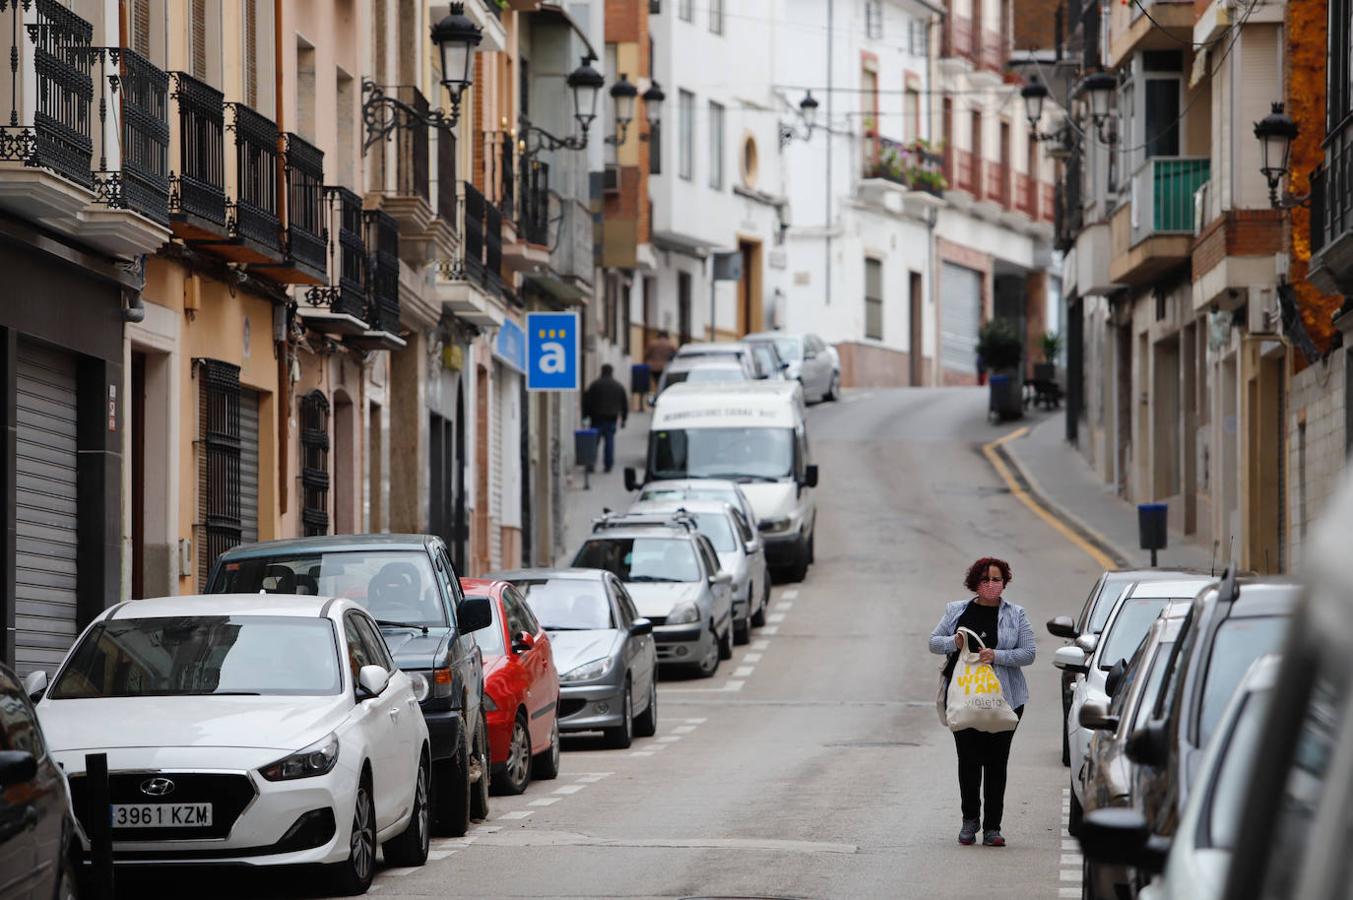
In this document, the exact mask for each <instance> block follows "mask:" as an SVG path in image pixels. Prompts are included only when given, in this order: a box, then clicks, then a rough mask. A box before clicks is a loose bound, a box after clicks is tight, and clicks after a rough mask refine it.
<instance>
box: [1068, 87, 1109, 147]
mask: <svg viewBox="0 0 1353 900" xmlns="http://www.w3.org/2000/svg"><path fill="white" fill-rule="evenodd" d="M1117 90H1118V79H1117V78H1114V77H1113V76H1112V75H1110V74H1109V73H1108V72H1091V73H1090V74H1089V75H1086V76H1085V77H1084V78H1082V79H1081V82H1080V84H1078V85H1077V86H1076V95H1077V96H1080V97H1084V98H1085V99H1086V101H1087V102H1088V103H1089V106H1090V120H1091V121H1092V122H1094V124H1095V130H1097V131H1098V132H1099V139H1100V140H1101V141H1103V142H1104V143H1106V144H1113V143H1116V142H1117V141H1118V134H1117V132H1115V131H1114V128H1113V118H1114V114H1113V109H1112V102H1113V95H1114V93H1115V92H1116V91H1117Z"/></svg>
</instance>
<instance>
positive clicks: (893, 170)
mask: <svg viewBox="0 0 1353 900" xmlns="http://www.w3.org/2000/svg"><path fill="white" fill-rule="evenodd" d="M943 164H944V157H942V156H940V155H939V154H937V153H934V152H932V151H931V150H930V149H929V148H928V147H927V145H926V144H925V143H924V142H921V141H912V142H911V143H903V142H901V141H895V140H893V139H891V138H886V137H880V138H878V143H877V146H876V148H875V149H874V151H873V153H872V154H871V158H869V159H866V160H865V162H864V169H863V171H862V172H861V178H862V179H863V182H862V184H861V189H862V190H865V191H871V188H870V187H869V185H868V182H871V181H883V182H888V183H889V184H893V185H898V186H900V187H902V188H903V189H905V190H908V191H921V192H923V193H927V194H932V195H934V196H936V197H943V196H944V189H945V188H946V187H948V186H949V182H948V180H947V179H946V178H945V177H944V172H943V171H942V167H943Z"/></svg>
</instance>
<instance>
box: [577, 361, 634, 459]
mask: <svg viewBox="0 0 1353 900" xmlns="http://www.w3.org/2000/svg"><path fill="white" fill-rule="evenodd" d="M614 372H615V369H614V368H612V367H611V364H610V363H606V364H604V365H603V366H602V367H601V377H599V378H598V379H597V380H596V381H593V382H592V383H591V384H589V385H588V386H587V390H586V391H585V392H584V393H583V417H584V418H586V419H587V420H588V421H590V422H591V424H592V427H593V428H595V429H596V430H597V431H599V432H600V433H601V440H602V442H603V457H602V459H603V462H604V463H605V465H606V471H607V472H609V471H611V467H612V466H614V465H615V423H616V421H617V420H619V422H620V425H621V427H622V428H623V427H624V425H625V422H626V421H628V420H629V413H630V404H629V395H628V394H626V393H625V386H624V385H622V384H621V383H620V382H619V381H616V380H615V375H614Z"/></svg>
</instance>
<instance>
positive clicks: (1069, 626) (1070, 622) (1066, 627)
mask: <svg viewBox="0 0 1353 900" xmlns="http://www.w3.org/2000/svg"><path fill="white" fill-rule="evenodd" d="M1048 634H1050V635H1052V636H1053V637H1059V638H1066V639H1067V640H1068V641H1074V640H1075V639H1076V638H1078V637H1080V632H1079V631H1077V630H1076V622H1075V620H1074V619H1072V618H1071V617H1070V616H1057V617H1056V618H1053V619H1048Z"/></svg>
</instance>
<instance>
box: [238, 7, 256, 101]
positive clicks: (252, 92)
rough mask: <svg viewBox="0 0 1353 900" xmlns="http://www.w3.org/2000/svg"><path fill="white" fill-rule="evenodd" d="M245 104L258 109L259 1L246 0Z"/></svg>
mask: <svg viewBox="0 0 1353 900" xmlns="http://www.w3.org/2000/svg"><path fill="white" fill-rule="evenodd" d="M240 11H241V13H242V14H243V16H244V104H245V105H246V106H251V107H253V108H254V109H258V0H244V3H243V4H241V7H240Z"/></svg>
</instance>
